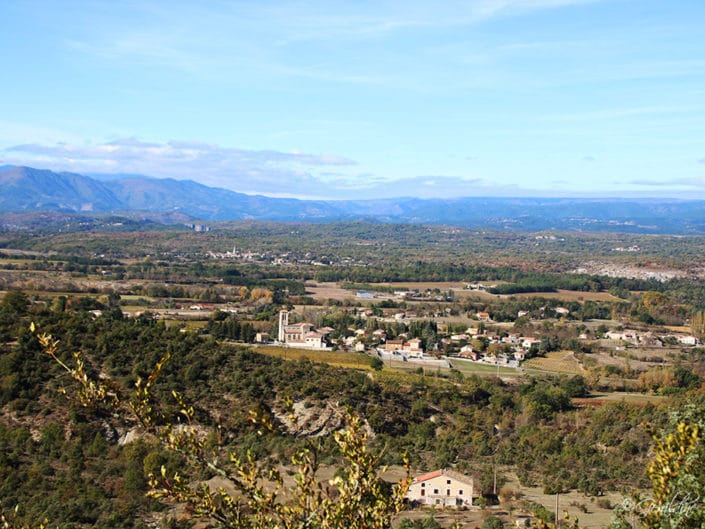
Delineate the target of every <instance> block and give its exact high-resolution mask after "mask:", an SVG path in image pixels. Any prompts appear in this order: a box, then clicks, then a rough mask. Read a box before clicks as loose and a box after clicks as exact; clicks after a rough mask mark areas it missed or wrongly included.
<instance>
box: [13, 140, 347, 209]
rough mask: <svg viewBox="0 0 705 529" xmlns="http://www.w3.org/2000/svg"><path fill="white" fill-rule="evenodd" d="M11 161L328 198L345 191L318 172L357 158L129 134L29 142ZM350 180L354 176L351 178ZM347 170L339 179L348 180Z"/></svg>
mask: <svg viewBox="0 0 705 529" xmlns="http://www.w3.org/2000/svg"><path fill="white" fill-rule="evenodd" d="M0 152H2V153H3V155H4V156H3V158H4V159H5V161H7V162H8V163H13V164H18V165H31V166H41V167H48V168H50V169H54V170H64V171H75V172H79V173H117V174H145V175H149V176H155V177H161V178H167V177H171V178H177V179H194V180H197V181H199V182H201V183H204V184H206V185H211V186H217V187H225V188H229V189H233V190H235V191H240V192H246V193H267V194H269V193H276V194H280V195H281V194H287V193H289V194H292V195H297V196H304V195H308V196H326V195H327V194H330V193H336V192H339V190H338V189H337V187H340V186H335V185H333V184H328V183H326V181H327V178H325V177H321V176H318V174H317V173H318V172H319V171H320V172H323V171H324V170H326V169H328V170H330V168H331V167H336V168H339V169H342V168H348V169H349V168H351V167H353V166H355V165H356V162H354V161H353V160H350V159H348V158H345V157H343V156H339V155H336V154H310V153H301V152H281V151H275V150H248V149H237V148H228V147H221V146H218V145H212V144H208V143H201V142H194V141H170V142H167V143H155V142H145V141H141V140H139V139H137V138H123V139H118V140H115V141H110V142H106V143H100V144H93V145H80V144H69V143H54V144H39V143H28V144H23V145H15V146H13V147H9V148H6V149H5V150H4V151H0ZM347 178H348V179H350V178H352V179H353V181H354V177H347ZM345 179H346V177H345V173H344V172H343V173H341V174H340V175H339V176H337V177H336V180H338V181H340V182H342V183H343V184H344V183H345V182H346V180H345Z"/></svg>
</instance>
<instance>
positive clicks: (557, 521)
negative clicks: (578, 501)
mask: <svg viewBox="0 0 705 529" xmlns="http://www.w3.org/2000/svg"><path fill="white" fill-rule="evenodd" d="M558 496H559V493H558V492H556V527H558V524H559V520H558Z"/></svg>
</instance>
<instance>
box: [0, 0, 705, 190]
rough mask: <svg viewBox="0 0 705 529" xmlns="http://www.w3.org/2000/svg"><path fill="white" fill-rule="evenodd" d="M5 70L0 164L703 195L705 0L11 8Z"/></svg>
mask: <svg viewBox="0 0 705 529" xmlns="http://www.w3.org/2000/svg"><path fill="white" fill-rule="evenodd" d="M0 67H1V68H2V70H1V71H2V74H3V75H2V78H3V80H2V82H1V83H0V163H11V164H23V165H30V166H34V167H42V168H49V169H54V170H71V171H76V172H82V173H125V174H130V173H140V174H147V175H151V176H156V177H173V178H179V179H186V178H187V179H192V180H196V181H198V182H202V183H204V184H207V185H212V186H218V187H225V188H228V189H233V190H235V191H241V192H246V193H260V194H266V195H271V196H294V197H302V198H373V197H382V196H419V197H452V196H496V195H502V196H653V197H663V196H677V197H692V198H703V197H705V2H703V1H702V0H692V1H681V0H670V1H664V0H602V1H597V0H595V1H591V0H465V1H462V2H456V1H452V0H448V1H442V2H437V1H436V2H433V1H421V0H405V1H398V2H397V1H395V2H385V1H383V0H380V1H375V2H367V1H354V2H353V1H350V2H336V1H308V2H307V1H300V2H288V1H287V2H285V1H282V2H277V1H248V2H238V1H218V0H209V1H208V2H193V1H179V0H170V1H168V2H166V1H164V2H163V1H149V0H138V1H119V0H113V1H90V0H81V1H71V0H55V1H52V0H44V1H42V0H34V1H31V0H27V1H22V0H6V1H3V2H1V3H0Z"/></svg>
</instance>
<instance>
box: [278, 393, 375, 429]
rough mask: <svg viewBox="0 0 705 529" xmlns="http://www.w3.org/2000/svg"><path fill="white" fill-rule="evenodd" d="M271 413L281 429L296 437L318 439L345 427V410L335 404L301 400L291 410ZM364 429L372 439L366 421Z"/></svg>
mask: <svg viewBox="0 0 705 529" xmlns="http://www.w3.org/2000/svg"><path fill="white" fill-rule="evenodd" d="M273 413H274V416H275V417H276V418H277V420H278V421H279V422H280V423H281V425H282V429H283V430H284V431H285V432H286V433H287V434H289V435H295V436H297V437H320V436H323V435H328V434H330V433H332V432H335V431H337V430H340V429H341V428H343V427H344V426H345V410H344V409H343V408H342V407H341V406H339V405H338V403H336V402H326V403H325V404H322V405H321V404H313V403H312V402H311V401H309V400H301V401H298V402H295V403H294V405H293V407H292V409H291V410H285V411H281V410H275V411H273ZM365 429H366V430H367V435H368V436H369V437H374V431H373V430H372V428H370V426H369V424H367V421H365Z"/></svg>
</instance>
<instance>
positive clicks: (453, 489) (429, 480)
mask: <svg viewBox="0 0 705 529" xmlns="http://www.w3.org/2000/svg"><path fill="white" fill-rule="evenodd" d="M472 495H473V479H472V478H470V477H468V476H465V475H463V474H461V473H459V472H456V471H454V470H450V469H445V468H444V469H441V470H436V471H434V472H429V473H428V474H422V475H421V476H416V477H415V478H414V480H413V481H412V483H411V485H410V486H409V491H408V492H407V493H406V499H407V500H409V501H410V502H415V503H418V504H420V505H438V506H445V507H470V506H471V505H472Z"/></svg>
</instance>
